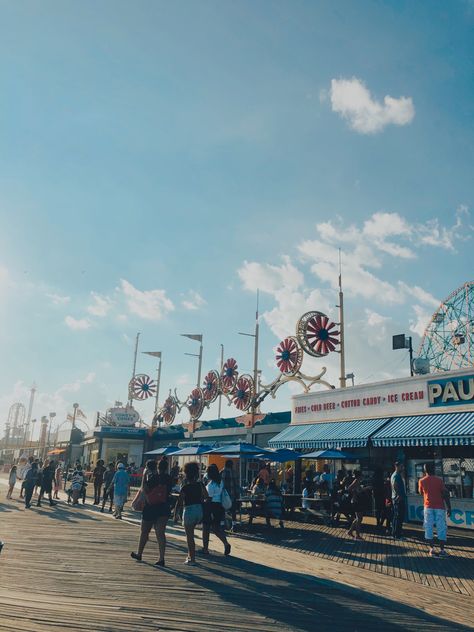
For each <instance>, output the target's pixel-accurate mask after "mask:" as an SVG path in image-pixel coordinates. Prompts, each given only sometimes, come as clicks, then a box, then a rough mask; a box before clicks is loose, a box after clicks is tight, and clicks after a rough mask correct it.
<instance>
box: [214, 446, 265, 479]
mask: <svg viewBox="0 0 474 632" xmlns="http://www.w3.org/2000/svg"><path fill="white" fill-rule="evenodd" d="M209 454H217V455H220V456H233V457H235V458H239V459H245V458H247V459H254V458H256V457H257V455H262V456H265V455H272V454H273V452H270V450H264V449H263V448H259V447H258V446H256V445H253V443H245V442H242V443H231V444H230V445H223V446H221V447H220V448H215V449H214V450H211V451H210V452H209ZM268 458H270V456H269V457H268ZM239 487H240V488H242V467H241V461H239Z"/></svg>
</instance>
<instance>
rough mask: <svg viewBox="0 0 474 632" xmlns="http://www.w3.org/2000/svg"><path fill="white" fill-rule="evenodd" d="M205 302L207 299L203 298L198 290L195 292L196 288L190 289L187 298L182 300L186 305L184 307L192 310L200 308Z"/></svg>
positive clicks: (182, 303) (183, 304)
mask: <svg viewBox="0 0 474 632" xmlns="http://www.w3.org/2000/svg"><path fill="white" fill-rule="evenodd" d="M205 304H206V301H205V300H204V299H203V297H202V296H201V295H200V294H199V293H198V292H195V291H194V290H190V291H189V292H188V294H187V296H186V298H184V299H183V300H182V301H181V305H182V306H183V307H184V309H187V310H190V311H195V310H197V309H200V308H201V307H203V306H204V305H205Z"/></svg>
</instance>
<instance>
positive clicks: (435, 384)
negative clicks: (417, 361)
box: [428, 375, 474, 408]
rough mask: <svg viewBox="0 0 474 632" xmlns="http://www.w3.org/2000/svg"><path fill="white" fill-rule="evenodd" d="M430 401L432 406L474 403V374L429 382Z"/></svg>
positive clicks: (440, 406) (441, 406)
mask: <svg viewBox="0 0 474 632" xmlns="http://www.w3.org/2000/svg"><path fill="white" fill-rule="evenodd" d="M428 402H429V405H430V407H432V408H444V407H446V406H463V405H465V404H467V403H471V404H473V403H474V375H464V376H460V377H448V378H443V379H438V380H430V381H429V382H428Z"/></svg>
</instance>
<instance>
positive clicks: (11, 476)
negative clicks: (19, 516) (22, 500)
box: [7, 465, 16, 498]
mask: <svg viewBox="0 0 474 632" xmlns="http://www.w3.org/2000/svg"><path fill="white" fill-rule="evenodd" d="M15 483H16V465H12V468H11V470H10V474H9V476H8V485H9V488H8V492H7V498H11V497H12V492H13V488H14V487H15Z"/></svg>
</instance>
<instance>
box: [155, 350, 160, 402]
mask: <svg viewBox="0 0 474 632" xmlns="http://www.w3.org/2000/svg"><path fill="white" fill-rule="evenodd" d="M160 381H161V358H160V363H159V365H158V376H157V378H156V399H155V415H156V413H157V412H158V398H159V396H160Z"/></svg>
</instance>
